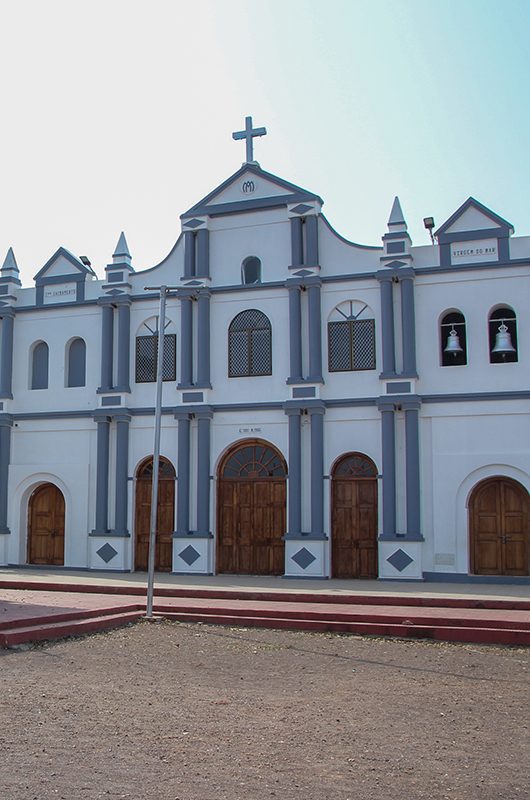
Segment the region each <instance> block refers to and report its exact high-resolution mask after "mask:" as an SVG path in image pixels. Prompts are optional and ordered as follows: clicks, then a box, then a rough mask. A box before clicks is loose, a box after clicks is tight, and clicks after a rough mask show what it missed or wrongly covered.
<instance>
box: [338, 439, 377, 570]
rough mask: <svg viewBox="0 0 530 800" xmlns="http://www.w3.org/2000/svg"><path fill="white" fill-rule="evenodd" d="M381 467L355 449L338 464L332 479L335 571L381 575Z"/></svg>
mask: <svg viewBox="0 0 530 800" xmlns="http://www.w3.org/2000/svg"><path fill="white" fill-rule="evenodd" d="M376 475H377V471H376V469H375V466H374V464H373V462H372V461H371V460H370V459H368V458H367V457H366V456H362V455H361V454H359V453H351V454H348V455H347V456H345V457H344V458H342V459H341V460H340V461H339V462H338V464H337V465H336V466H335V469H334V471H333V476H332V482H331V574H332V577H334V578H376V577H377V478H376Z"/></svg>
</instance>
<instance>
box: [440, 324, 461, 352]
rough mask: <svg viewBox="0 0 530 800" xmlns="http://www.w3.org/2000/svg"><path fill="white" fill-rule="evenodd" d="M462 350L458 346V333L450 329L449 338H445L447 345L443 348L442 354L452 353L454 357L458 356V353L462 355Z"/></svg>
mask: <svg viewBox="0 0 530 800" xmlns="http://www.w3.org/2000/svg"><path fill="white" fill-rule="evenodd" d="M463 352H464V351H463V349H462V347H461V346H460V339H459V337H458V333H457V332H456V331H455V329H454V328H451V330H450V331H449V336H448V337H447V345H446V346H445V350H444V353H452V354H453V355H454V357H455V358H456V356H457V355H458V353H463Z"/></svg>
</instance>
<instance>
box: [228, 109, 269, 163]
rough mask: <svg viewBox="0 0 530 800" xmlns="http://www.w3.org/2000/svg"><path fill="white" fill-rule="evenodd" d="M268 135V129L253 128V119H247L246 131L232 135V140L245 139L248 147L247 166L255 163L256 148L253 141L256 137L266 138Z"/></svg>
mask: <svg viewBox="0 0 530 800" xmlns="http://www.w3.org/2000/svg"><path fill="white" fill-rule="evenodd" d="M266 133H267V130H266V128H253V127H252V117H245V130H244V131H235V132H234V133H233V134H232V139H245V140H246V145H247V164H252V163H253V162H254V153H253V150H254V146H253V142H252V139H253V138H254V137H255V136H265V134H266Z"/></svg>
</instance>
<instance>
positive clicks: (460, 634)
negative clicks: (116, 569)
mask: <svg viewBox="0 0 530 800" xmlns="http://www.w3.org/2000/svg"><path fill="white" fill-rule="evenodd" d="M162 616H164V617H167V618H168V619H174V620H177V621H179V622H193V623H197V622H202V623H203V624H208V625H232V626H234V627H243V626H248V627H249V628H275V629H286V630H304V631H326V632H330V633H350V634H352V633H353V634H358V635H364V636H392V637H397V638H402V639H403V638H405V639H410V638H413V639H435V640H436V641H445V642H464V643H475V644H502V645H518V646H530V631H522V630H516V629H514V630H506V629H504V630H498V629H492V628H464V627H446V626H420V625H410V626H408V625H399V624H380V623H370V622H333V621H331V620H326V621H317V620H301V619H283V618H280V617H278V618H276V619H271V618H270V617H267V618H265V617H235V616H230V615H226V614H216V615H205V614H186V613H182V612H180V613H169V612H164V613H163V614H162Z"/></svg>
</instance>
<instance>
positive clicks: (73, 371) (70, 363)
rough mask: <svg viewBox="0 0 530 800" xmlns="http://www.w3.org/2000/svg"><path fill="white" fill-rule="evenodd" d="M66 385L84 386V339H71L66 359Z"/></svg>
mask: <svg viewBox="0 0 530 800" xmlns="http://www.w3.org/2000/svg"><path fill="white" fill-rule="evenodd" d="M66 385H67V386H68V387H72V386H86V344H85V341H84V339H73V341H72V342H70V347H69V348H68V355H67V361H66Z"/></svg>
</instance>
